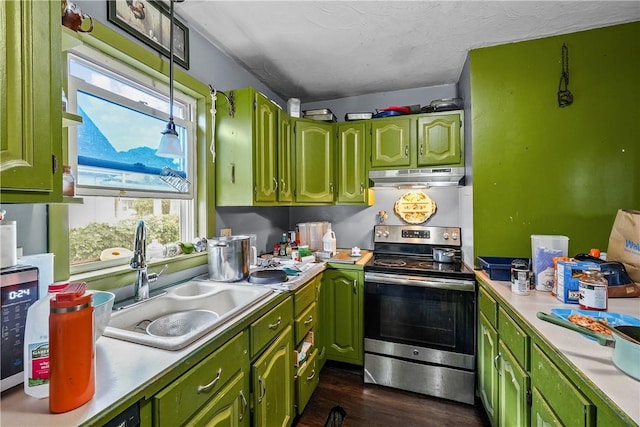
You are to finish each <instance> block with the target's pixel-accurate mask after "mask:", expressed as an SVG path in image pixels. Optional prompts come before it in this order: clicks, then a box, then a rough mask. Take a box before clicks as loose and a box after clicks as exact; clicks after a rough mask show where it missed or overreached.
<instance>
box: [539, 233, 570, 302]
mask: <svg viewBox="0 0 640 427" xmlns="http://www.w3.org/2000/svg"><path fill="white" fill-rule="evenodd" d="M568 253H569V238H568V237H567V236H556V235H542V234H532V235H531V260H532V263H531V270H532V271H533V280H534V284H535V288H536V290H537V291H547V292H550V291H551V289H553V278H554V269H553V268H554V267H553V258H555V257H566V256H567V255H568Z"/></svg>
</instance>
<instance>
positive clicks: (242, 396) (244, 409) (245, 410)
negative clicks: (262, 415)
mask: <svg viewBox="0 0 640 427" xmlns="http://www.w3.org/2000/svg"><path fill="white" fill-rule="evenodd" d="M240 397H241V398H242V412H240V417H239V418H238V419H239V420H240V421H242V419H243V418H244V414H245V412H247V406H248V403H247V398H246V397H244V392H243V391H242V390H240Z"/></svg>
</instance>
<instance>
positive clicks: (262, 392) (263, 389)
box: [258, 376, 267, 403]
mask: <svg viewBox="0 0 640 427" xmlns="http://www.w3.org/2000/svg"><path fill="white" fill-rule="evenodd" d="M258 384H260V397H258V403H262V399H264V396H265V394H267V386H266V384H265V383H264V380H263V379H262V376H258Z"/></svg>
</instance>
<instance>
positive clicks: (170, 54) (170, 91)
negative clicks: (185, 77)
mask: <svg viewBox="0 0 640 427" xmlns="http://www.w3.org/2000/svg"><path fill="white" fill-rule="evenodd" d="M169 3H171V10H170V14H171V22H170V23H169V27H170V28H169V121H170V122H173V3H174V0H169Z"/></svg>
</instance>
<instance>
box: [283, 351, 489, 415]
mask: <svg viewBox="0 0 640 427" xmlns="http://www.w3.org/2000/svg"><path fill="white" fill-rule="evenodd" d="M336 405H339V406H341V407H342V408H344V410H345V411H346V417H345V418H344V421H343V423H342V426H343V427H359V426H367V427H368V426H385V427H386V426H402V427H411V426H413V427H418V426H420V427H422V426H436V427H437V426H457V427H485V426H489V422H488V420H487V418H486V416H485V414H484V410H483V409H482V408H481V407H480V406H473V405H465V404H462V403H456V402H451V401H448V400H444V399H438V398H434V397H428V396H423V395H420V394H416V393H410V392H405V391H402V390H396V389H392V388H388V387H380V386H376V385H371V384H364V382H363V381H362V373H361V371H360V370H355V369H354V368H353V367H346V366H342V365H334V364H327V365H326V366H325V367H324V369H323V370H322V373H321V374H320V384H319V385H318V388H317V389H316V391H315V392H314V394H313V396H312V397H311V401H310V402H309V403H308V404H307V407H306V408H305V410H304V412H303V414H302V415H301V416H300V417H299V418H298V419H297V420H296V422H295V423H294V426H295V427H324V425H325V422H326V421H327V417H328V415H329V413H330V411H331V408H333V407H334V406H336Z"/></svg>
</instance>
